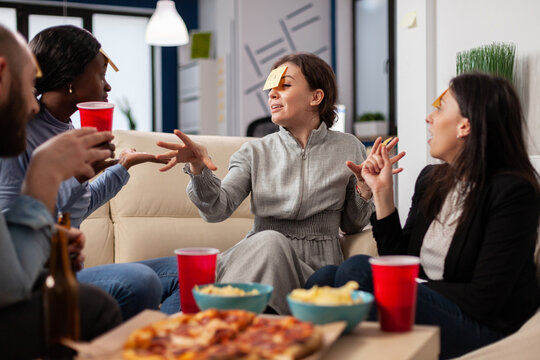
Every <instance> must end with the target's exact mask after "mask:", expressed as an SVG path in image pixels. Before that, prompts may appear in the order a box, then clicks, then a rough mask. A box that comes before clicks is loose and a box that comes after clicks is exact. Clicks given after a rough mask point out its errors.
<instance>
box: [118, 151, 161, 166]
mask: <svg viewBox="0 0 540 360" xmlns="http://www.w3.org/2000/svg"><path fill="white" fill-rule="evenodd" d="M117 161H118V163H119V164H120V165H122V166H123V167H125V168H126V170H129V168H130V167H132V166H135V165H139V164H143V163H146V162H153V163H159V164H167V163H168V162H169V161H168V160H167V159H164V160H158V159H156V156H155V155H153V154H149V153H147V152H140V151H137V150H136V149H126V150H124V151H122V152H121V153H120V158H119V159H117Z"/></svg>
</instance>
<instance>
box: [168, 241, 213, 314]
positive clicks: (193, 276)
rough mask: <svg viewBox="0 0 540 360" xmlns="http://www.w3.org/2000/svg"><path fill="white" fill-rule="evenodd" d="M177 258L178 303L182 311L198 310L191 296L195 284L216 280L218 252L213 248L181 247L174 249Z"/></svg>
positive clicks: (192, 311)
mask: <svg viewBox="0 0 540 360" xmlns="http://www.w3.org/2000/svg"><path fill="white" fill-rule="evenodd" d="M174 253H175V254H176V259H177V260H178V283H179V286H180V305H181V306H182V312H183V313H196V312H198V311H199V308H198V306H197V303H196V302H195V299H194V298H193V293H192V289H193V287H194V286H195V285H203V284H212V283H214V282H215V280H216V259H217V254H218V253H219V250H218V249H214V248H183V249H176V250H174Z"/></svg>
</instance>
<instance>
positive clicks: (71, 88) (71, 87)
mask: <svg viewBox="0 0 540 360" xmlns="http://www.w3.org/2000/svg"><path fill="white" fill-rule="evenodd" d="M68 91H69V93H70V94H73V85H72V84H69V88H68Z"/></svg>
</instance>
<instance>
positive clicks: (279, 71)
mask: <svg viewBox="0 0 540 360" xmlns="http://www.w3.org/2000/svg"><path fill="white" fill-rule="evenodd" d="M285 70H287V66H280V67H277V68H275V69H274V70H272V72H270V75H268V77H267V78H266V82H265V83H264V87H263V90H269V89H273V88H275V87H276V86H278V85H279V83H280V82H281V77H282V76H283V74H284V73H285Z"/></svg>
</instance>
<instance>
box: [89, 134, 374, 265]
mask: <svg viewBox="0 0 540 360" xmlns="http://www.w3.org/2000/svg"><path fill="white" fill-rule="evenodd" d="M114 135H115V139H114V143H115V144H116V149H117V150H116V151H117V153H120V152H121V151H122V150H124V149H127V148H136V149H137V150H138V151H146V152H149V153H153V154H158V153H162V152H164V150H163V149H161V148H159V147H158V146H156V142H157V141H158V140H163V141H171V142H179V140H178V138H177V137H176V136H174V135H172V134H165V133H155V132H154V133H152V132H142V131H122V130H117V131H114ZM192 138H193V139H194V140H196V141H198V142H200V143H202V144H204V145H206V146H207V147H208V152H209V154H210V156H211V157H212V160H213V161H214V163H215V164H216V166H217V167H218V170H217V171H216V174H217V176H218V177H220V178H223V177H224V176H225V174H226V173H227V171H228V163H229V157H230V156H231V155H232V154H233V153H234V152H235V151H236V150H238V149H239V148H240V146H241V145H242V144H243V143H244V142H246V141H249V140H250V138H246V137H226V136H193V137H192ZM160 167H161V165H159V164H151V163H149V164H142V165H137V166H134V167H132V168H131V169H130V170H129V172H130V174H131V179H130V180H129V182H128V183H127V185H126V186H124V188H123V189H122V190H121V191H120V192H119V193H118V194H117V195H116V196H115V197H114V198H113V199H112V200H110V201H109V202H108V203H106V204H105V205H103V206H102V207H101V208H99V209H98V210H96V211H95V212H94V213H93V214H92V215H91V216H90V217H89V218H88V219H86V220H85V221H84V222H83V223H82V225H81V229H82V230H83V232H84V233H85V234H86V238H87V242H86V248H85V254H86V262H85V266H86V267H91V266H95V265H100V264H108V263H118V262H131V261H138V260H144V259H149V258H155V257H160V256H168V255H173V250H174V249H176V248H180V247H196V246H204V247H215V248H218V249H220V250H222V251H223V250H226V249H228V248H230V247H231V246H233V245H234V244H235V243H236V242H238V241H240V240H241V239H243V237H244V236H245V234H246V233H247V232H248V231H249V230H250V229H251V227H252V225H253V216H252V214H251V212H250V209H249V198H248V199H246V200H245V201H244V202H243V203H242V205H241V206H240V207H239V208H238V209H237V210H236V211H235V212H234V213H233V215H232V216H231V217H230V218H229V219H227V220H226V221H223V222H221V223H215V224H209V223H206V222H205V221H204V220H202V219H201V218H200V216H199V213H198V211H197V208H196V207H195V206H194V205H193V204H192V203H191V201H190V200H189V199H188V197H187V195H186V186H187V184H188V182H189V176H188V175H186V174H184V172H183V170H182V166H176V167H175V168H173V169H171V170H169V171H168V172H160V171H159V170H158V169H159V168H160ZM343 251H344V254H345V256H346V257H348V256H350V255H351V254H357V253H364V254H371V255H373V254H375V252H376V246H375V242H374V241H373V238H372V236H371V230H369V229H368V230H364V231H363V232H362V233H359V234H355V235H349V236H345V237H344V239H343Z"/></svg>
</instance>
